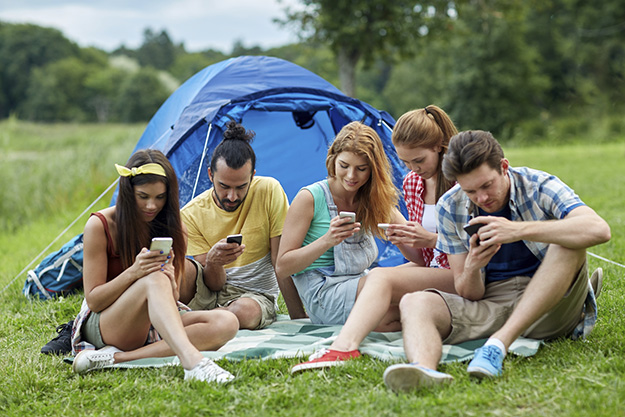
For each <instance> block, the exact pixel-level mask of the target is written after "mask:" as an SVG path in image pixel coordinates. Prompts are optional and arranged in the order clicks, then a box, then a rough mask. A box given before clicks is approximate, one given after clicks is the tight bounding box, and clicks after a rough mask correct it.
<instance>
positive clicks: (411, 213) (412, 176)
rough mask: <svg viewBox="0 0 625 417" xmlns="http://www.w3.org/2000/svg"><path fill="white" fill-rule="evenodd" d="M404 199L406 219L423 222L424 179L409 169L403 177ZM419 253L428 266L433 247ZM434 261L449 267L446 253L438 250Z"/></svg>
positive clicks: (443, 266)
mask: <svg viewBox="0 0 625 417" xmlns="http://www.w3.org/2000/svg"><path fill="white" fill-rule="evenodd" d="M403 188H404V200H405V201H406V207H407V208H408V220H410V221H411V222H417V223H419V224H422V223H423V208H424V206H425V202H424V201H423V194H424V193H425V181H423V178H421V176H420V175H418V174H416V173H414V172H412V171H410V172H409V173H408V175H406V177H405V178H404V187H403ZM421 255H422V256H423V260H424V261H425V265H426V266H430V264H431V263H432V260H433V258H434V249H433V248H421ZM436 261H437V262H438V265H439V266H440V267H441V268H446V269H449V262H448V261H447V255H445V254H444V253H441V252H439V253H438V255H437V256H436Z"/></svg>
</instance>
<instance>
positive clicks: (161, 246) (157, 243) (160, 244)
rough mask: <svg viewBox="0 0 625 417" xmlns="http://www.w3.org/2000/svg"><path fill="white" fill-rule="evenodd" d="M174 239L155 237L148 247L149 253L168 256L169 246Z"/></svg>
mask: <svg viewBox="0 0 625 417" xmlns="http://www.w3.org/2000/svg"><path fill="white" fill-rule="evenodd" d="M173 243H174V239H172V238H170V237H155V238H153V239H152V244H151V245H150V250H151V251H162V252H163V253H164V254H168V253H169V251H170V250H171V245H173Z"/></svg>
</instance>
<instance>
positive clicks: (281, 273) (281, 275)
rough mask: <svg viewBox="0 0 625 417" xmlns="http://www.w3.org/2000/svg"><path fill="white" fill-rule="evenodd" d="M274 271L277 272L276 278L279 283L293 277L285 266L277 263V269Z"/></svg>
mask: <svg viewBox="0 0 625 417" xmlns="http://www.w3.org/2000/svg"><path fill="white" fill-rule="evenodd" d="M274 269H275V271H276V278H277V279H278V282H283V281H284V280H285V279H287V278H289V277H290V276H291V274H289V273H288V271H286V270H285V268H284V265H283V264H282V263H280V262H277V263H276V267H275V268H274Z"/></svg>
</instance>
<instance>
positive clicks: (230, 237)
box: [226, 235, 243, 245]
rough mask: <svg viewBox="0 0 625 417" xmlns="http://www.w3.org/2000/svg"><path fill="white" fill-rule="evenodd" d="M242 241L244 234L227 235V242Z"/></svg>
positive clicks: (238, 242) (239, 242)
mask: <svg viewBox="0 0 625 417" xmlns="http://www.w3.org/2000/svg"><path fill="white" fill-rule="evenodd" d="M241 241H243V235H228V236H227V237H226V242H227V243H237V244H239V245H240V244H241Z"/></svg>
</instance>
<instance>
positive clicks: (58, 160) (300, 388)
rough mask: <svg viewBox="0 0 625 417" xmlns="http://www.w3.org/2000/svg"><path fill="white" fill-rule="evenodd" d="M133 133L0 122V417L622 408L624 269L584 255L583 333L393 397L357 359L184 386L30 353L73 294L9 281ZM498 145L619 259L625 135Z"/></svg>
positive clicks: (70, 305)
mask: <svg viewBox="0 0 625 417" xmlns="http://www.w3.org/2000/svg"><path fill="white" fill-rule="evenodd" d="M143 127H144V126H142V125H131V126H123V125H105V126H102V125H33V124H28V123H23V122H19V121H16V120H7V121H2V122H0V149H1V150H2V152H0V178H1V179H2V188H1V191H0V253H2V262H1V263H0V289H2V293H0V317H1V318H2V319H1V320H0V347H1V349H0V372H1V373H2V376H1V377H0V381H1V383H0V415H3V416H4V415H6V416H23V415H34V416H43V415H55V416H85V415H106V416H109V415H112V416H134V415H155V416H161V415H162V416H195V415H210V416H222V415H248V416H264V415H278V416H347V415H357V416H360V415H362V416H386V415H389V416H390V415H411V416H421V415H423V416H438V415H463V416H465V415H466V416H484V415H486V416H502V415H504V416H507V415H523V416H535V415H550V416H551V415H562V416H564V415H566V416H585V415H594V416H597V415H600V416H620V415H625V347H624V343H623V339H624V336H623V335H624V333H625V319H624V314H623V311H624V307H625V302H624V299H625V297H624V286H625V285H624V283H623V277H624V276H625V268H623V267H622V266H619V265H615V264H613V263H610V262H605V261H602V260H599V259H597V258H595V257H589V263H590V267H591V269H594V268H595V267H598V266H601V267H603V268H604V271H605V280H604V289H603V292H602V294H601V297H600V299H599V319H598V322H597V327H596V328H595V331H594V332H593V333H592V334H591V336H590V338H589V339H588V340H585V341H578V342H573V341H571V340H559V341H555V342H552V343H549V344H547V345H545V346H543V347H542V348H541V349H540V350H539V352H538V353H537V354H536V355H535V356H533V357H531V358H527V359H521V358H516V357H508V358H506V360H505V362H504V376H503V377H502V378H500V379H497V380H494V381H485V382H482V383H478V382H475V381H473V380H470V379H469V378H468V376H467V375H466V372H465V368H466V364H462V363H460V364H451V365H446V366H444V367H443V368H442V369H443V370H444V371H445V372H448V373H451V374H452V375H453V376H454V378H455V382H454V383H453V384H451V385H450V386H448V387H446V388H443V389H440V388H436V389H426V390H421V391H418V392H414V393H411V394H405V395H404V394H402V395H396V394H393V393H392V392H390V391H388V390H387V389H386V388H385V386H384V383H383V382H382V373H383V371H384V369H385V368H386V366H387V365H388V364H387V363H384V362H380V361H377V360H374V359H371V358H369V357H363V358H360V359H357V360H354V361H352V362H351V363H349V364H347V365H346V366H344V367H342V368H340V369H332V370H328V371H323V372H309V373H305V374H303V375H298V376H295V377H293V376H290V374H289V368H290V366H292V365H293V364H294V363H295V362H296V360H295V359H293V360H275V361H258V360H249V361H244V362H225V361H222V362H220V364H221V365H222V366H223V367H224V368H226V369H228V370H229V371H230V372H232V373H233V374H235V376H236V380H235V381H234V382H233V383H231V384H229V385H227V386H212V385H208V384H205V383H187V382H184V381H183V379H182V377H183V372H182V369H181V368H176V367H172V368H167V369H131V370H112V371H103V372H96V373H92V374H88V375H86V376H82V377H81V376H77V375H74V374H73V373H72V371H71V367H70V366H68V365H66V364H65V363H63V361H62V358H60V357H54V356H44V355H41V354H40V353H39V350H40V348H41V347H42V346H43V345H44V344H45V343H46V342H47V341H48V340H49V339H50V338H51V337H52V336H54V328H55V326H56V325H58V324H60V323H64V322H66V321H68V320H69V319H72V318H73V317H74V316H75V314H76V313H77V312H78V310H79V307H80V302H81V300H82V298H81V296H80V295H77V296H70V297H67V298H62V299H59V300H56V301H51V302H30V301H27V300H26V299H25V298H24V297H23V296H22V295H21V293H20V290H21V288H22V285H23V282H24V278H25V277H24V276H20V277H19V278H18V279H17V280H14V277H15V276H16V275H17V274H18V273H19V272H20V271H21V270H22V269H23V268H24V267H25V266H26V265H27V264H28V263H29V262H30V261H31V260H32V259H33V258H34V257H35V256H36V255H37V254H39V252H40V251H41V250H42V249H44V248H45V247H46V246H47V245H48V243H50V242H51V241H52V240H53V239H54V238H55V237H56V236H57V235H58V234H59V232H60V231H62V230H63V229H64V228H65V227H66V226H67V225H68V224H69V223H70V222H71V221H72V220H73V219H75V218H76V217H77V216H78V215H79V214H80V213H81V212H82V211H83V210H84V209H85V208H86V207H87V206H88V205H89V203H91V202H92V201H93V199H95V197H97V196H98V195H100V193H102V191H103V190H104V189H106V187H107V186H108V185H109V184H110V183H111V182H113V180H114V179H115V172H114V169H113V163H115V162H118V163H123V162H125V161H126V159H127V158H128V156H129V154H130V152H131V150H132V149H133V147H134V145H135V143H136V141H137V139H138V137H139V136H140V134H141V132H142V130H143ZM504 150H505V151H506V155H507V157H508V158H509V159H510V161H511V164H512V166H520V165H528V166H532V167H535V168H539V169H543V170H546V171H549V172H551V173H553V174H556V175H558V176H559V177H560V178H561V179H562V180H564V181H565V182H566V183H568V184H569V185H571V186H572V187H573V188H574V189H575V190H576V191H577V193H578V194H579V195H580V197H581V198H582V199H583V200H584V201H585V202H586V203H587V204H589V205H590V206H591V207H593V208H594V209H595V210H596V211H597V212H598V213H599V214H600V215H601V216H602V217H604V218H605V219H606V220H607V221H608V223H609V224H610V226H611V228H612V240H611V241H610V242H609V243H606V244H604V245H601V246H598V247H594V248H591V249H590V252H592V253H594V254H596V255H599V256H601V257H604V258H607V259H609V260H612V261H614V262H617V263H619V264H621V265H623V264H625V238H624V236H625V216H624V214H623V207H625V164H624V162H625V139H623V138H621V139H619V140H604V141H597V143H591V144H579V142H578V144H575V145H563V144H561V143H560V144H559V145H558V146H549V145H548V144H544V145H540V146H532V147H506V146H504ZM109 200H110V196H106V197H105V198H104V199H103V200H102V201H101V202H100V203H98V204H97V205H96V206H95V207H94V208H93V210H97V209H99V208H102V207H105V206H107V205H108V202H109ZM84 221H85V218H83V219H81V220H79V221H78V222H77V223H76V225H75V226H74V227H73V228H72V229H71V230H70V231H68V232H67V234H66V235H65V236H63V237H62V238H61V239H60V240H59V242H58V243H57V244H56V245H55V247H54V249H56V248H57V247H59V246H60V245H61V244H62V243H64V242H65V241H67V240H68V239H69V238H70V237H72V236H74V235H75V234H77V233H79V232H80V231H81V230H82V227H83V225H84ZM13 280H14V281H13ZM283 312H285V311H283Z"/></svg>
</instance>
